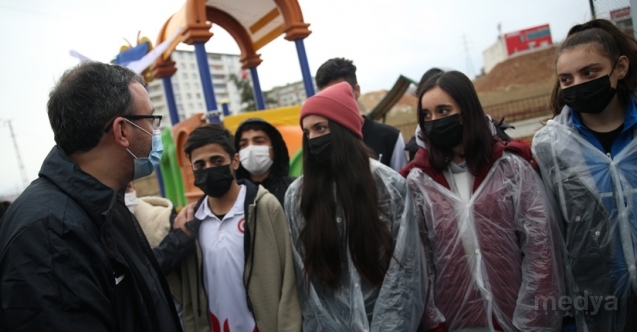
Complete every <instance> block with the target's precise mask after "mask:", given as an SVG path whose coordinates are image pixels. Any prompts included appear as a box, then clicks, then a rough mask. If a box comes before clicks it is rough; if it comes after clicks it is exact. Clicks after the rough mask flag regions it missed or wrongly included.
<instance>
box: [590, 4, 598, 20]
mask: <svg viewBox="0 0 637 332" xmlns="http://www.w3.org/2000/svg"><path fill="white" fill-rule="evenodd" d="M593 1H594V0H588V4H589V5H590V6H591V16H592V17H593V20H594V19H596V18H597V16H596V15H595V4H594V3H593Z"/></svg>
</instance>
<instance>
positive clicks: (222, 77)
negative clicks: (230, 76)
mask: <svg viewBox="0 0 637 332" xmlns="http://www.w3.org/2000/svg"><path fill="white" fill-rule="evenodd" d="M210 77H212V79H215V80H224V81H225V80H226V75H219V74H212V75H210Z"/></svg>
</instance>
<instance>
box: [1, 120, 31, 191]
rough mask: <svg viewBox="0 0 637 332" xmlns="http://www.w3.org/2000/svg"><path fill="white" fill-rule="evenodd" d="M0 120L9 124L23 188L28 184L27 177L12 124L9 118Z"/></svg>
mask: <svg viewBox="0 0 637 332" xmlns="http://www.w3.org/2000/svg"><path fill="white" fill-rule="evenodd" d="M0 122H4V123H6V124H7V125H8V126H9V132H11V139H12V140H13V147H14V148H15V154H16V156H17V157H18V167H20V175H21V176H22V185H23V186H24V189H26V187H27V186H28V185H29V178H28V177H27V172H26V170H25V169H24V164H23V163H22V158H21V157H20V150H18V143H17V142H16V140H15V134H14V133H13V126H12V125H11V120H0Z"/></svg>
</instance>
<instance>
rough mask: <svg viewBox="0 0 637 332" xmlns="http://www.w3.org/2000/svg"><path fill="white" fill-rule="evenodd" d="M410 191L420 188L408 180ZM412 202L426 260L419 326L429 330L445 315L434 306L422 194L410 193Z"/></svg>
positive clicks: (433, 276) (432, 270)
mask: <svg viewBox="0 0 637 332" xmlns="http://www.w3.org/2000/svg"><path fill="white" fill-rule="evenodd" d="M409 184H410V191H411V192H412V193H414V192H417V191H418V190H420V189H419V188H418V186H417V185H416V184H415V183H414V182H411V181H409ZM412 196H413V200H414V204H415V206H416V212H417V214H418V216H417V217H418V223H419V225H418V228H419V230H420V240H421V241H422V244H423V249H424V254H425V260H426V262H427V271H426V272H427V274H426V276H427V293H426V298H425V313H424V314H423V317H422V324H421V326H422V327H423V328H424V330H425V331H429V330H431V329H434V328H436V327H438V326H439V325H440V324H443V323H444V322H445V317H444V316H443V315H442V313H441V312H440V310H438V308H437V307H436V303H435V300H434V292H433V290H434V283H435V280H436V268H435V266H434V254H433V249H432V247H431V242H430V241H429V237H428V236H427V234H428V231H427V226H426V225H425V221H424V216H425V212H424V209H423V205H424V201H423V200H422V199H423V198H424V197H423V196H422V195H412Z"/></svg>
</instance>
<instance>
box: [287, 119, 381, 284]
mask: <svg viewBox="0 0 637 332" xmlns="http://www.w3.org/2000/svg"><path fill="white" fill-rule="evenodd" d="M328 126H329V128H330V135H331V138H332V160H331V164H330V165H329V166H328V165H322V164H320V163H319V161H318V160H317V159H316V158H314V156H313V155H312V154H311V153H310V147H309V144H308V138H307V137H306V136H304V137H303V186H302V188H301V213H302V214H303V217H304V218H305V227H304V228H303V230H302V231H301V234H300V237H299V241H300V243H302V244H303V247H304V249H305V258H304V260H303V263H304V265H305V268H304V273H305V276H306V277H307V278H308V279H309V280H316V281H318V282H320V283H323V284H325V285H327V286H328V287H329V288H331V289H332V290H335V289H337V288H338V287H339V286H340V277H341V271H342V266H343V264H344V263H345V262H346V261H347V258H346V255H345V252H346V251H345V250H346V248H347V247H346V245H347V244H348V245H349V251H350V254H351V258H352V261H353V262H354V266H355V267H356V270H357V271H358V273H359V274H360V275H361V277H362V278H363V280H365V281H366V282H368V283H369V284H370V285H371V286H373V287H378V286H380V285H381V284H382V282H383V280H384V278H385V273H386V272H387V268H388V266H389V259H390V258H391V257H392V254H393V246H392V236H391V233H390V232H389V228H388V227H387V225H385V224H384V223H383V222H382V221H381V219H380V216H379V213H378V209H377V208H376V207H377V206H378V204H379V199H378V190H377V188H376V182H375V181H374V177H373V175H372V172H371V168H370V164H369V156H368V153H367V149H366V147H365V145H364V143H363V142H362V141H361V140H360V139H359V138H358V137H356V136H354V134H353V133H351V132H350V131H349V130H347V129H345V128H344V127H342V126H341V125H339V124H337V123H335V122H333V121H329V125H328ZM332 182H334V183H336V200H337V201H338V206H339V207H340V208H341V209H342V212H343V217H344V218H343V222H344V223H345V236H344V239H343V241H341V240H340V237H339V233H338V229H337V223H336V208H337V203H336V201H335V200H334V191H333V187H332Z"/></svg>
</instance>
